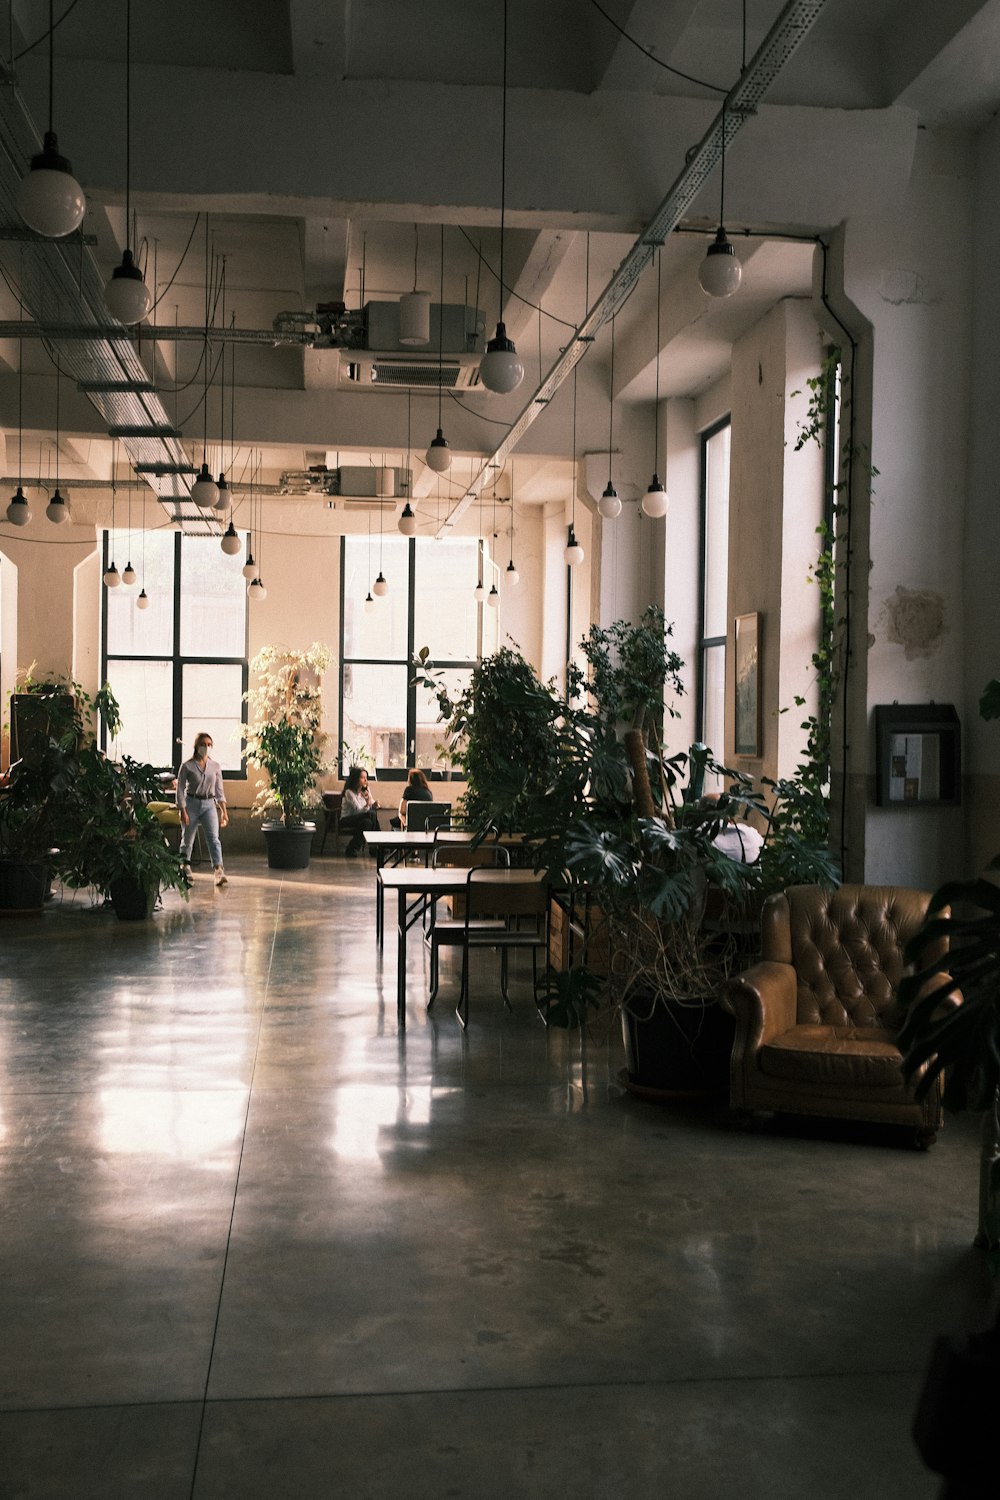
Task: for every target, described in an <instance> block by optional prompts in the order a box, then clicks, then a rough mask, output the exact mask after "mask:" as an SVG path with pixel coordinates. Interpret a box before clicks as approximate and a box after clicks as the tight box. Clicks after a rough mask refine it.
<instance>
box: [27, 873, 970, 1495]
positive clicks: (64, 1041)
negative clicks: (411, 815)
mask: <svg viewBox="0 0 1000 1500" xmlns="http://www.w3.org/2000/svg"><path fill="white" fill-rule="evenodd" d="M230 876H231V883H230V885H229V886H228V887H227V888H226V889H225V890H221V891H217V890H216V889H214V887H213V886H212V884H211V879H210V877H208V876H205V875H199V876H198V877H197V879H196V885H195V889H194V891H193V892H192V894H191V899H190V902H189V903H187V904H185V903H184V902H183V901H181V900H180V899H179V898H178V897H177V896H176V895H173V894H170V895H168V896H167V897H166V898H165V909H164V910H163V911H161V912H159V913H158V914H157V915H156V917H155V918H154V919H153V921H151V922H149V923H119V922H118V921H116V919H115V918H114V916H113V915H112V914H111V913H110V912H108V911H104V910H95V909H92V908H91V907H90V906H89V903H88V901H87V899H86V898H85V897H83V896H81V895H77V896H76V897H75V898H67V899H66V900H64V901H62V902H57V903H54V904H53V905H52V906H51V907H50V908H49V909H48V910H47V911H46V913H45V914H44V916H43V917H42V918H40V919H35V920H22V919H8V920H7V921H6V922H5V923H4V924H3V926H2V928H0V953H2V960H0V1163H2V1174H3V1175H2V1188H0V1191H2V1198H0V1213H2V1232H0V1369H2V1380H0V1500H56V1497H58V1500H63V1497H67V1500H91V1497H92V1500H116V1497H128V1500H131V1497H142V1500H181V1497H193V1500H222V1497H225V1500H229V1497H233V1500H235V1497H240V1500H257V1497H260V1500H264V1497H267V1500H284V1497H294V1500H300V1497H302V1500H313V1497H340V1496H345V1497H369V1496H370V1497H378V1500H382V1497H389V1496H392V1497H401V1500H407V1497H424V1496H434V1497H439V1496H462V1497H464V1496H470V1497H487V1500H488V1497H494V1496H496V1497H501V1496H503V1497H510V1496H553V1497H555V1496H559V1497H561V1496H567V1495H568V1496H581V1497H597V1496H600V1497H619V1496H647V1495H649V1496H654V1495H655V1496H669V1497H676V1500H718V1497H730V1496H731V1497H736V1500H757V1497H760V1500H764V1497H767V1500H783V1497H786V1496H787V1497H789V1500H791V1497H795V1500H828V1497H829V1500H834V1497H838V1500H839V1497H850V1500H872V1497H877V1500H897V1497H898V1500H904V1497H905V1500H922V1497H928V1500H929V1497H931V1496H934V1495H935V1494H936V1493H937V1489H938V1484H937V1481H936V1480H935V1479H934V1478H933V1477H932V1476H930V1475H928V1474H927V1473H926V1472H925V1471H924V1469H923V1468H922V1466H921V1463H920V1461H919V1458H918V1457H917V1455H916V1453H915V1450H914V1448H913V1445H912V1441H911V1439H910V1435H909V1427H910V1422H911V1419H912V1413H913V1409H914V1403H915V1399H916V1395H917V1392H918V1390H919V1387H920V1383H921V1379H922V1372H923V1368H924V1365H925V1362H926V1358H927V1355H928V1351H929V1348H930V1344H931V1340H932V1338H933V1336H934V1335H935V1333H936V1332H939V1331H958V1330H961V1329H963V1328H965V1327H970V1328H971V1327H978V1326H980V1325H981V1323H982V1322H983V1320H984V1318H985V1315H986V1309H987V1306H988V1304H989V1302H990V1299H991V1292H990V1285H989V1277H988V1272H987V1269H986V1267H985V1265H984V1264H983V1258H982V1256H981V1254H980V1253H979V1252H977V1251H974V1250H973V1249H972V1248H971V1239H972V1234H973V1230H974V1227H975V1209H976V1173H977V1162H976V1138H975V1130H974V1128H973V1124H972V1122H969V1121H961V1120H959V1121H955V1122H952V1123H951V1124H950V1125H949V1127H948V1129H947V1130H946V1131H945V1132H944V1134H943V1135H942V1137H941V1139H940V1141H939V1143H938V1145H937V1146H936V1147H935V1148H934V1150H933V1151H931V1152H930V1153H929V1154H926V1155H922V1154H920V1153H919V1152H916V1151H913V1150H910V1149H908V1148H907V1146H906V1144H905V1143H904V1142H901V1141H900V1140H899V1139H898V1138H897V1137H894V1136H893V1135H891V1134H888V1135H887V1134H886V1133H884V1132H879V1131H872V1132H869V1133H865V1132H860V1131H857V1130H855V1131H848V1130H843V1129H841V1130H837V1129H836V1128H833V1127H830V1128H827V1127H822V1126H820V1127H816V1126H814V1127H812V1128H811V1129H809V1130H807V1131H806V1133H804V1134H802V1133H799V1134H796V1133H794V1132H793V1131H792V1130H790V1129H788V1128H787V1127H785V1128H782V1129H770V1130H767V1131H765V1132H763V1133H758V1134H753V1135H748V1134H744V1133H742V1132H740V1131H738V1130H736V1129H734V1128H733V1127H732V1126H731V1124H730V1122H729V1120H728V1118H727V1116H726V1113H725V1110H724V1109H722V1108H721V1107H719V1106H714V1107H707V1108H706V1107H699V1108H696V1107H692V1106H688V1107H683V1108H681V1107H673V1108H663V1107H660V1106H657V1105H653V1104H649V1103H646V1102H644V1101H641V1100H638V1099H634V1098H632V1097H631V1096H629V1095H628V1094H626V1093H624V1092H623V1091H622V1089H621V1088H620V1087H619V1085H618V1082H617V1079H618V1070H619V1068H620V1066H621V1058H620V1056H619V1054H618V1050H617V1047H616V1046H615V1045H614V1044H608V1043H604V1044H601V1043H600V1042H597V1041H594V1040H591V1041H590V1042H588V1044H587V1045H586V1046H582V1045H581V1039H580V1037H579V1036H578V1035H570V1036H567V1035H566V1034H561V1033H552V1034H549V1033H547V1032H546V1031H545V1030H544V1028H543V1027H542V1026H541V1025H540V1024H539V1022H538V1020H537V1017H536V1016H535V1014H534V1011H533V1009H532V1006H531V1004H530V1001H529V999H528V996H527V988H526V986H525V985H524V984H523V983H522V984H521V986H520V994H519V995H518V994H517V988H518V987H517V986H515V1007H514V1011H513V1013H512V1014H508V1013H505V1012H504V1011H503V1009H502V1006H501V1004H500V1001H499V998H498V997H495V996H494V995H493V993H492V992H491V986H490V983H489V980H488V978H486V977H485V970H484V971H483V974H484V977H483V978H482V979H481V980H480V982H479V984H478V986H476V985H475V984H474V988H473V1005H472V1019H471V1024H470V1027H469V1030H468V1032H467V1033H463V1032H462V1031H461V1029H460V1028H459V1026H458V1023H457V1021H456V1019H455V1016H454V1013H453V1010H452V1008H451V1005H450V1004H449V1003H448V995H449V994H453V993H454V991H453V990H447V989H446V990H445V991H444V992H443V993H442V998H441V1000H440V1002H439V1005H438V1006H437V1007H435V1010H434V1011H433V1012H432V1018H431V1019H428V1018H427V1017H426V1015H425V1014H424V1009H423V1002H422V993H423V987H424V982H425V972H426V956H425V954H424V952H423V950H422V945H420V944H419V943H413V944H411V948H410V1007H409V1013H408V1014H409V1026H408V1029H407V1031H406V1033H405V1037H404V1036H401V1035H399V1034H398V1033H397V1028H396V1015H395V1000H394V988H395V958H394V952H393V945H392V935H391V934H390V939H389V942H388V945H387V947H386V954H385V959H384V961H381V962H380V961H379V958H378V955H377V951H376V947H375V942H374V915H373V899H372V887H373V880H374V873H373V869H372V867H371V865H370V863H369V862H368V861H364V860H355V861H348V860H344V859H343V858H329V857H328V858H326V859H324V860H314V862H313V866H312V869H311V870H310V871H309V872H308V873H304V874H295V875H285V876H282V875H280V874H279V873H277V872H268V871H267V870H266V869H265V868H264V865H263V861H262V860H260V859H257V858H252V859H251V858H244V859H243V860H242V861H238V862H236V863H235V864H233V865H232V867H231V869H230ZM483 962H484V963H488V962H489V959H488V957H487V956H485V955H484V956H483Z"/></svg>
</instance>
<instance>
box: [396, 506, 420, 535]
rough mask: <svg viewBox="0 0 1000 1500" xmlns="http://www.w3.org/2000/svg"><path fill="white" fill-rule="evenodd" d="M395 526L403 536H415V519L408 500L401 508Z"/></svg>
mask: <svg viewBox="0 0 1000 1500" xmlns="http://www.w3.org/2000/svg"><path fill="white" fill-rule="evenodd" d="M396 525H397V526H398V527H399V529H400V531H401V532H402V533H403V535H404V536H413V535H414V534H415V532H416V529H417V518H416V516H415V515H414V514H413V507H412V506H411V504H410V502H409V500H407V502H406V504H405V505H404V506H403V509H402V510H401V511H400V513H399V520H398V521H397V522H396Z"/></svg>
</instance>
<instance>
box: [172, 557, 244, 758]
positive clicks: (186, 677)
mask: <svg viewBox="0 0 1000 1500" xmlns="http://www.w3.org/2000/svg"><path fill="white" fill-rule="evenodd" d="M185 540H187V538H185ZM240 582H241V583H242V582H243V580H242V577H241V579H240ZM181 693H182V695H183V696H182V707H181V745H180V746H179V749H180V750H181V751H182V752H183V753H182V754H180V755H178V763H179V762H180V761H181V760H187V758H188V756H189V755H190V754H191V751H192V748H193V746H194V741H195V735H197V734H200V733H201V731H202V730H206V731H207V732H208V733H209V734H210V735H211V736H212V741H213V745H214V748H213V750H212V759H213V760H217V761H218V762H219V765H220V766H221V767H222V769H223V770H224V771H239V770H240V769H241V767H242V748H241V739H240V725H241V723H242V722H243V667H242V665H237V664H235V663H234V664H233V665H229V664H226V665H225V666H209V665H207V664H205V663H200V662H185V664H184V668H183V671H182V674H181Z"/></svg>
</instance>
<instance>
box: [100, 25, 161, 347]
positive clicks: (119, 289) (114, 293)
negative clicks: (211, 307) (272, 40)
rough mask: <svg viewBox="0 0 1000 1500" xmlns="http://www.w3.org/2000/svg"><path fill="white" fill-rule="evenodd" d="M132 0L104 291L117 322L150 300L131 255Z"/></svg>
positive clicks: (134, 318) (138, 316) (138, 314)
mask: <svg viewBox="0 0 1000 1500" xmlns="http://www.w3.org/2000/svg"><path fill="white" fill-rule="evenodd" d="M131 183H132V0H125V249H124V250H123V251H122V263H121V265H120V266H115V269H114V270H113V271H112V273H111V280H110V281H109V282H108V284H107V287H106V288H105V292H104V302H105V305H106V307H107V309H108V312H109V313H110V314H111V316H112V317H113V318H117V320H118V322H119V323H126V324H131V323H141V322H142V321H143V319H144V318H145V317H146V315H147V314H148V312H149V309H150V307H151V305H152V302H153V296H152V293H151V292H150V290H149V287H148V286H147V285H146V283H145V281H144V280H143V276H142V272H141V271H140V270H139V267H138V266H137V265H136V263H135V261H134V259H133V258H132V250H131V246H130V243H129V241H130V238H131V235H132V210H131Z"/></svg>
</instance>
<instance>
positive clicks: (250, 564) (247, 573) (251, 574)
mask: <svg viewBox="0 0 1000 1500" xmlns="http://www.w3.org/2000/svg"><path fill="white" fill-rule="evenodd" d="M243 577H244V578H245V579H246V580H247V582H248V583H252V582H253V580H254V579H255V578H256V577H257V564H256V563H255V562H254V556H253V466H252V465H251V468H250V531H249V532H248V534H247V560H246V562H245V563H244V564H243Z"/></svg>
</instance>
